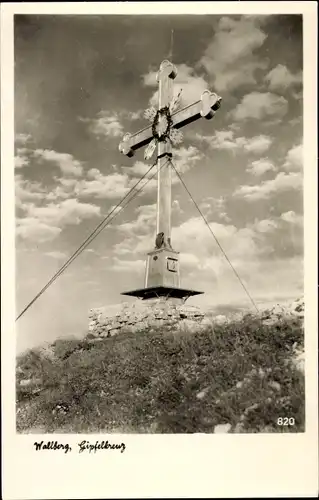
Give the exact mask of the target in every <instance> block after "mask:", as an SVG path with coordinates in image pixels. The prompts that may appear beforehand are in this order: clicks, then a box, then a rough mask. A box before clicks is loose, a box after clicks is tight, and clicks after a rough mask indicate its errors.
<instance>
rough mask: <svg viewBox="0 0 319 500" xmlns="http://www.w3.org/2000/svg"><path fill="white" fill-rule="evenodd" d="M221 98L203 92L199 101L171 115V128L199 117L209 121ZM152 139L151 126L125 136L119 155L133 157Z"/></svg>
mask: <svg viewBox="0 0 319 500" xmlns="http://www.w3.org/2000/svg"><path fill="white" fill-rule="evenodd" d="M221 100H222V99H221V97H219V96H218V95H217V94H214V93H212V92H210V91H209V90H205V91H204V92H203V94H202V96H201V99H200V100H199V101H196V102H194V103H193V104H190V105H189V106H185V107H184V108H182V109H180V110H179V111H176V112H175V113H173V114H172V121H173V125H172V126H173V128H176V129H179V128H182V127H184V126H185V125H187V124H188V123H191V122H194V121H195V120H198V119H199V118H201V117H204V118H206V119H208V120H209V119H211V118H212V117H213V116H214V114H215V113H216V111H217V109H218V108H219V107H220V104H221ZM152 139H153V134H152V126H151V125H149V126H148V127H145V128H143V129H142V130H140V131H139V132H136V133H135V134H125V136H124V137H123V140H122V142H121V143H120V145H119V150H120V151H121V153H123V154H125V155H126V156H128V157H132V156H133V155H134V151H135V150H137V149H140V148H142V147H143V146H147V144H149V143H150V142H151V140H152Z"/></svg>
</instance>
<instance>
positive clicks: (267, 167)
mask: <svg viewBox="0 0 319 500" xmlns="http://www.w3.org/2000/svg"><path fill="white" fill-rule="evenodd" d="M246 171H247V172H248V173H250V174H253V175H255V176H259V175H263V174H265V173H266V172H270V171H276V167H275V165H274V164H273V163H272V161H270V160H269V159H268V158H261V159H260V160H256V161H253V162H252V163H251V164H250V165H249V166H248V167H247V169H246Z"/></svg>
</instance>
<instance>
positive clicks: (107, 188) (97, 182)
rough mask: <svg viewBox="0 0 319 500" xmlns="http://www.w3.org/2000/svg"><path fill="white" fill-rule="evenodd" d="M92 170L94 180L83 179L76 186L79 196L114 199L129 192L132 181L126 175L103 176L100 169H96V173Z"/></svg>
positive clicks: (76, 192) (91, 175)
mask: <svg viewBox="0 0 319 500" xmlns="http://www.w3.org/2000/svg"><path fill="white" fill-rule="evenodd" d="M92 170H93V169H92ZM92 170H91V174H90V177H91V178H92V180H86V179H83V180H81V181H80V182H78V183H77V184H76V186H75V188H74V191H75V194H76V195H77V196H83V197H86V196H95V197H96V198H106V199H114V198H119V197H122V196H124V195H125V194H126V193H127V192H128V191H129V189H130V187H131V186H130V180H129V178H128V176H127V175H126V174H119V173H113V174H110V175H103V174H101V172H100V171H99V170H98V169H94V172H92Z"/></svg>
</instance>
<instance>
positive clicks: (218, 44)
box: [200, 16, 268, 92]
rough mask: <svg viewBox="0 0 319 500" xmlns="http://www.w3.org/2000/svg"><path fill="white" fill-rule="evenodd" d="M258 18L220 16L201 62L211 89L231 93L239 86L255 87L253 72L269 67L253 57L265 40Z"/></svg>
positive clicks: (256, 57)
mask: <svg viewBox="0 0 319 500" xmlns="http://www.w3.org/2000/svg"><path fill="white" fill-rule="evenodd" d="M261 24H262V20H261V18H258V17H252V16H250V17H248V16H243V17H241V18H240V19H234V18H230V17H222V18H221V19H220V21H219V23H218V26H217V28H216V30H215V33H214V36H213V39H212V41H211V43H210V44H209V45H208V47H207V48H206V50H205V53H204V55H203V57H202V58H201V60H200V64H202V65H203V66H204V67H205V69H206V71H207V72H208V73H209V75H210V77H211V79H212V82H213V85H214V89H216V90H217V91H220V92H222V91H228V90H233V89H236V88H238V87H240V86H241V85H247V84H255V83H256V71H257V70H258V69H265V68H267V66H268V62H267V61H266V60H263V59H261V58H260V57H258V56H257V55H255V54H254V51H255V50H256V49H258V48H260V47H261V46H262V45H263V43H264V42H265V40H266V37H267V35H266V34H265V33H264V32H263V31H262V29H261Z"/></svg>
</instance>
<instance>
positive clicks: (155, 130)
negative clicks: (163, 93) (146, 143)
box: [152, 106, 173, 141]
mask: <svg viewBox="0 0 319 500" xmlns="http://www.w3.org/2000/svg"><path fill="white" fill-rule="evenodd" d="M161 117H164V118H165V119H166V128H165V129H164V130H159V125H161V124H162V123H163V121H162V122H161V124H160V118H161ZM164 123H165V121H164ZM172 125H173V120H172V117H171V113H170V109H169V106H164V107H163V108H161V109H158V110H157V111H156V114H155V117H154V120H153V123H152V135H153V137H154V139H156V140H157V141H165V140H166V139H169V135H170V131H171V128H172Z"/></svg>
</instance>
